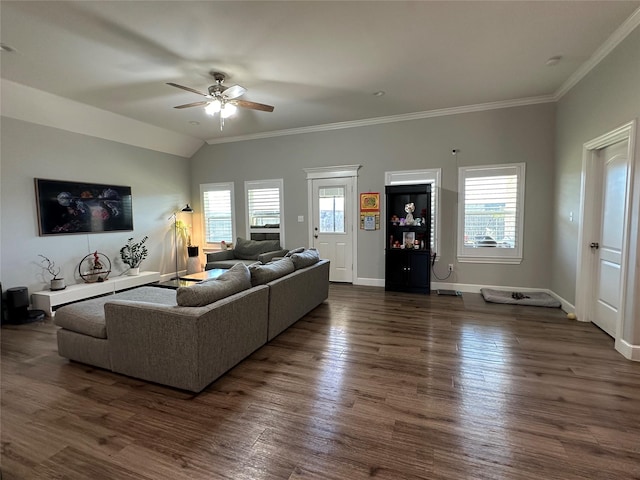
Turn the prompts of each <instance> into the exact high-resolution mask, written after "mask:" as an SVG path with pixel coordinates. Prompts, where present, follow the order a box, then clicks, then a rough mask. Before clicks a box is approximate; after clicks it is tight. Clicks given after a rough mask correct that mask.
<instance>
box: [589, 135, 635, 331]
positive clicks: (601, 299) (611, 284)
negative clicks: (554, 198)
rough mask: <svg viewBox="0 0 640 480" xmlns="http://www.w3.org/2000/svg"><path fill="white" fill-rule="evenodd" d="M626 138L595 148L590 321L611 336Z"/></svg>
mask: <svg viewBox="0 0 640 480" xmlns="http://www.w3.org/2000/svg"><path fill="white" fill-rule="evenodd" d="M627 151H628V140H624V141H622V142H618V143H616V144H614V145H611V146H608V147H606V148H603V149H602V150H599V151H598V158H599V160H600V162H599V164H600V165H601V166H602V175H601V178H602V190H601V192H602V194H601V197H600V199H601V204H602V208H601V210H600V211H601V219H600V225H599V236H598V238H596V239H593V240H592V241H591V250H592V252H593V255H595V257H596V261H595V268H596V272H595V281H594V283H593V285H594V290H595V291H594V295H593V297H592V298H593V306H592V308H593V310H592V311H593V317H592V319H593V323H595V324H596V325H598V326H599V327H600V328H602V329H603V330H604V331H605V332H607V333H608V334H609V335H611V336H612V337H614V338H615V336H616V331H617V329H618V323H619V322H620V318H621V317H620V307H621V299H622V295H621V284H622V261H623V259H622V251H623V246H624V234H625V218H626V211H627V177H628V175H629V169H628V165H629V162H628V158H627Z"/></svg>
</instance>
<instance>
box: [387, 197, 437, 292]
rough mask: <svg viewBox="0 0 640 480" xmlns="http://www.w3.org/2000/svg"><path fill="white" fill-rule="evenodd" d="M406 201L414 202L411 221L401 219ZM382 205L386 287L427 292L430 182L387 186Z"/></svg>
mask: <svg viewBox="0 0 640 480" xmlns="http://www.w3.org/2000/svg"><path fill="white" fill-rule="evenodd" d="M409 203H413V204H414V205H415V210H414V212H413V217H414V222H413V223H411V222H406V221H405V220H404V219H406V217H407V212H406V211H405V206H406V205H407V204H409ZM385 206H386V210H385V215H386V218H385V219H384V224H385V232H386V248H385V284H384V287H385V290H391V291H397V292H413V293H427V294H429V293H430V292H431V275H430V271H431V268H430V261H431V246H430V245H431V241H430V240H431V185H429V184H424V185H392V186H387V187H385ZM418 219H420V220H419V221H418Z"/></svg>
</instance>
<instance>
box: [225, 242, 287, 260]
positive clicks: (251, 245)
mask: <svg viewBox="0 0 640 480" xmlns="http://www.w3.org/2000/svg"><path fill="white" fill-rule="evenodd" d="M280 249H281V247H280V241H278V240H245V239H244V238H240V237H238V240H237V241H236V246H235V247H234V249H233V252H234V255H235V257H236V258H240V259H244V260H258V256H259V255H260V254H261V253H267V252H273V251H274V250H280Z"/></svg>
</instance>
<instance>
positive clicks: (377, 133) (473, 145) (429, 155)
mask: <svg viewBox="0 0 640 480" xmlns="http://www.w3.org/2000/svg"><path fill="white" fill-rule="evenodd" d="M554 132H555V105H553V104H541V105H531V106H526V107H514V108H504V109H499V110H491V111H485V112H477V113H468V114H458V115H452V116H446V117H435V118H429V119H421V120H412V121H404V122H398V123H389V124H381V125H374V126H367V127H358V128H349V129H344V130H334V131H328V132H318V133H311V134H303V135H291V136H287V137H275V138H269V139H262V140H252V141H244V142H237V143H226V144H218V145H205V146H203V147H202V148H201V149H200V150H199V151H198V152H197V153H196V154H195V155H194V156H193V157H192V159H191V189H192V192H194V195H193V203H194V206H195V208H196V210H197V211H198V212H200V211H201V207H200V200H199V199H197V196H198V192H199V188H200V187H199V186H200V184H202V183H211V182H228V181H233V182H234V184H235V202H236V212H237V218H236V228H237V229H238V235H239V236H243V237H244V236H245V218H244V216H245V215H244V211H245V202H244V181H245V180H260V179H272V178H283V179H284V218H285V238H286V241H285V242H286V245H285V246H286V247H288V248H293V247H296V246H301V245H307V243H308V228H309V226H308V223H307V221H308V218H307V210H308V207H307V181H306V176H305V172H304V170H303V169H304V168H308V167H321V166H332V165H346V164H360V165H362V168H361V169H360V176H359V179H358V189H359V191H360V192H384V172H386V171H392V170H413V169H421V168H442V186H443V198H442V203H441V204H442V218H441V221H442V227H443V228H442V232H441V246H442V251H441V252H438V253H439V254H440V255H441V261H440V265H439V267H438V271H440V272H441V274H444V272H445V271H446V264H448V263H454V264H456V265H455V275H454V276H453V277H451V278H450V279H449V281H452V282H456V283H465V284H475V285H507V286H521V287H542V288H547V287H548V285H549V282H550V277H549V266H550V262H549V252H550V250H551V243H550V242H551V225H550V222H549V219H550V218H552V200H553V199H552V195H551V192H552V191H553V158H554V145H555V137H554ZM453 148H457V149H459V150H460V153H459V154H458V156H457V158H456V157H454V156H452V154H451V150H452V149H453ZM456 162H457V163H456ZM515 162H525V163H526V165H527V171H526V187H525V188H526V201H525V202H526V205H525V230H524V232H525V240H524V260H523V262H522V264H521V265H487V264H469V263H465V264H457V262H456V261H455V253H456V230H457V225H456V218H457V178H458V173H457V172H458V171H457V167H458V166H468V165H491V164H502V163H515ZM298 215H304V216H305V222H304V223H298V222H297V217H298ZM357 242H358V243H357V248H358V266H357V272H358V277H359V278H360V279H382V278H384V263H383V260H384V233H383V231H382V230H380V231H376V232H369V231H367V232H364V231H359V232H358V240H357Z"/></svg>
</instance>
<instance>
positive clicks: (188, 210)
mask: <svg viewBox="0 0 640 480" xmlns="http://www.w3.org/2000/svg"><path fill="white" fill-rule="evenodd" d="M180 211H181V212H185V213H193V208H191V207H190V206H189V204H188V203H187V204H186V205H185V207H184V208H183V209H182V210H180Z"/></svg>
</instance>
